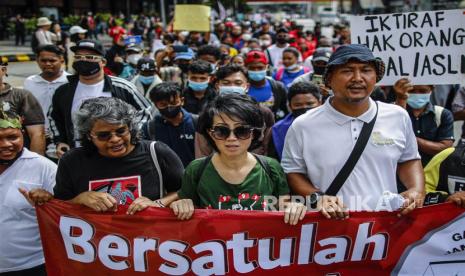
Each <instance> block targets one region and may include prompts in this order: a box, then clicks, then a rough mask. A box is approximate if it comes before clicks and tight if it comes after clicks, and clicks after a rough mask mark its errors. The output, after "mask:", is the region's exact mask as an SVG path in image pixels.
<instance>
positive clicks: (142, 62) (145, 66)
mask: <svg viewBox="0 0 465 276" xmlns="http://www.w3.org/2000/svg"><path fill="white" fill-rule="evenodd" d="M137 70H139V71H155V70H156V67H155V60H153V59H151V58H149V57H143V58H141V59H139V61H138V62H137Z"/></svg>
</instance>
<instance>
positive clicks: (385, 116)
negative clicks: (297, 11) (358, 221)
mask: <svg viewBox="0 0 465 276" xmlns="http://www.w3.org/2000/svg"><path fill="white" fill-rule="evenodd" d="M383 74H384V63H383V62H382V61H381V60H380V59H377V58H375V57H374V56H373V53H372V52H371V51H370V50H369V49H368V48H367V47H366V46H364V45H360V44H350V45H343V46H340V47H339V48H338V49H337V50H336V51H335V52H334V53H333V54H332V55H331V57H330V59H329V61H328V67H327V70H326V72H325V75H324V78H323V79H324V83H325V85H326V86H328V87H330V88H331V89H332V90H333V92H334V96H332V97H330V98H329V99H328V100H327V101H326V102H325V103H324V105H323V106H321V107H318V108H315V109H313V110H310V111H308V112H306V113H305V114H304V115H301V116H300V117H298V118H297V119H296V120H295V121H294V122H293V124H292V125H291V127H290V128H289V131H288V133H287V135H286V139H285V145H284V151H283V157H282V160H281V165H282V166H283V168H284V171H285V172H286V173H287V179H288V182H289V186H290V187H291V189H292V190H293V191H294V192H296V193H297V194H299V195H301V196H310V197H309V201H310V203H311V205H317V206H318V207H320V209H319V211H320V212H321V213H322V214H323V215H324V216H325V217H327V218H346V217H348V212H347V209H346V206H347V208H348V209H349V210H377V209H379V208H380V207H382V205H381V204H380V203H382V202H383V200H384V199H383V198H384V196H383V194H385V193H386V192H388V193H389V194H397V192H398V191H397V186H396V173H397V174H398V175H399V178H400V179H401V180H402V182H403V183H404V184H405V186H406V187H407V191H405V192H403V193H401V195H400V196H401V197H400V196H399V195H395V198H397V199H399V200H401V201H402V202H403V203H402V204H399V203H398V204H396V205H397V206H392V204H391V210H392V209H397V208H398V207H401V209H402V211H401V213H400V214H402V215H405V214H407V213H409V212H410V211H412V210H413V209H414V208H416V207H419V206H422V202H423V197H424V177H423V169H422V166H421V162H420V160H419V159H420V156H419V154H418V148H417V143H416V141H415V135H414V133H413V130H412V125H411V123H410V119H409V117H408V114H407V112H406V111H405V110H403V109H402V108H400V107H396V106H394V105H390V104H385V103H382V102H375V101H373V100H372V99H371V98H370V95H371V93H372V92H373V90H374V88H375V84H376V83H377V82H378V81H380V80H381V78H382V77H383ZM309 141H311V142H309ZM345 204H346V205H345ZM383 210H385V209H383Z"/></svg>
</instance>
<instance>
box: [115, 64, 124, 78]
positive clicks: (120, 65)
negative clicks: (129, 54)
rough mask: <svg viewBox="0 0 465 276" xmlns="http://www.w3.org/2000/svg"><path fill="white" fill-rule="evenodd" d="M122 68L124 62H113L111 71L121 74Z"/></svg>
mask: <svg viewBox="0 0 465 276" xmlns="http://www.w3.org/2000/svg"><path fill="white" fill-rule="evenodd" d="M123 70H124V63H122V62H115V63H113V66H112V71H113V73H115V75H117V76H119V75H121V73H123Z"/></svg>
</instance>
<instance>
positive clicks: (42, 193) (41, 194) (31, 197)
mask: <svg viewBox="0 0 465 276" xmlns="http://www.w3.org/2000/svg"><path fill="white" fill-rule="evenodd" d="M18 190H19V192H20V193H21V194H22V195H23V196H24V197H25V198H26V200H27V201H28V202H29V203H30V204H31V205H32V206H35V205H42V204H44V203H45V202H47V201H49V200H51V199H52V198H53V195H52V194H51V193H50V192H48V191H46V190H44V189H32V190H30V191H27V190H25V189H23V188H19V189H18Z"/></svg>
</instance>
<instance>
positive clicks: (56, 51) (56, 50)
mask: <svg viewBox="0 0 465 276" xmlns="http://www.w3.org/2000/svg"><path fill="white" fill-rule="evenodd" d="M41 52H50V53H54V54H56V55H58V56H64V55H65V53H64V52H63V50H61V49H60V48H59V47H58V46H56V45H53V44H46V45H41V46H39V47H37V52H36V53H37V56H39V55H40V53H41Z"/></svg>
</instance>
